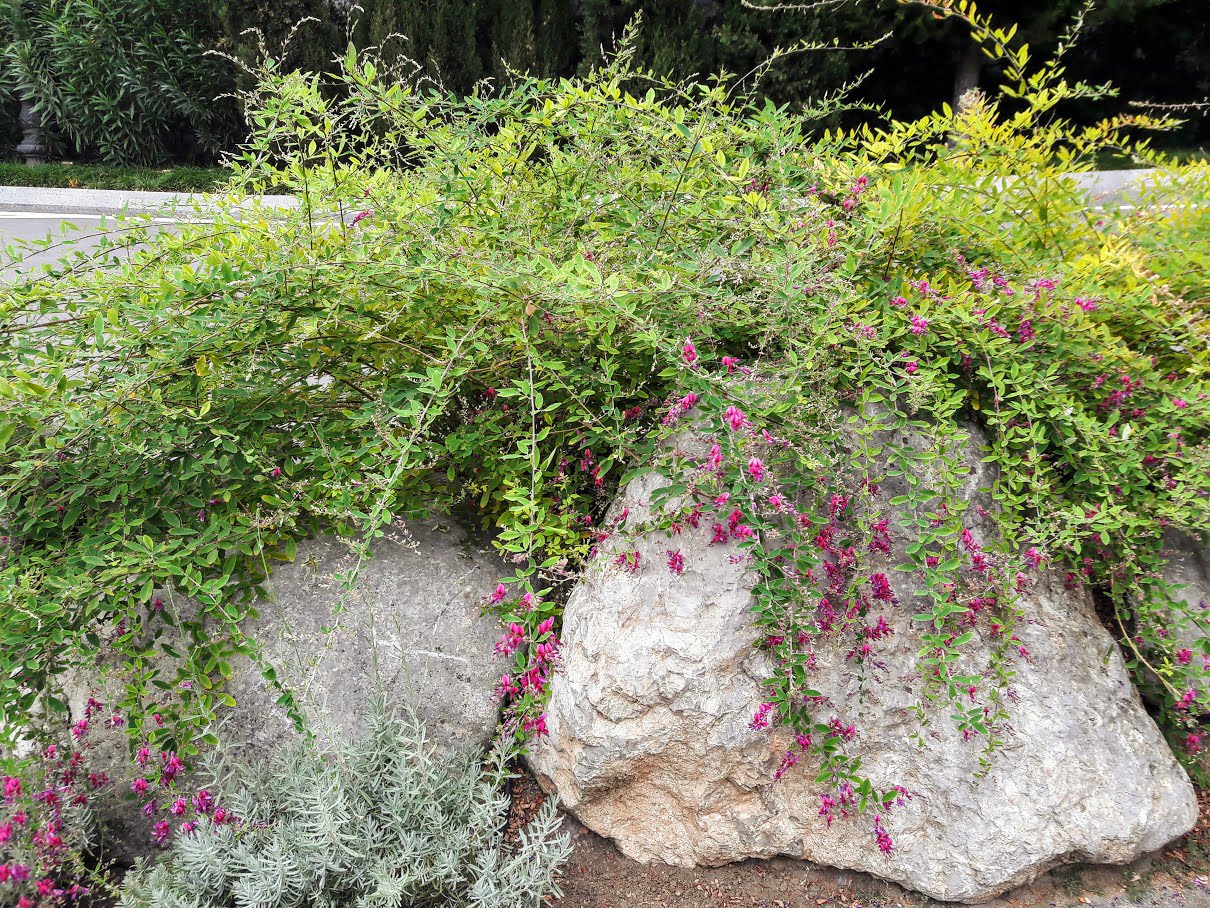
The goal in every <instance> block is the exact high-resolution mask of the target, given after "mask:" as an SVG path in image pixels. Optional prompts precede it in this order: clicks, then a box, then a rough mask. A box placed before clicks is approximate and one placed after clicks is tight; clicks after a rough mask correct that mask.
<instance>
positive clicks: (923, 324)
mask: <svg viewBox="0 0 1210 908" xmlns="http://www.w3.org/2000/svg"><path fill="white" fill-rule="evenodd" d="M928 329H929V320H928V319H927V318H924V317H923V316H920V315H913V316H912V333H913V334H915V335H916V336H917V337H919V336H920V335H921V334H924V333H925V332H927V331H928Z"/></svg>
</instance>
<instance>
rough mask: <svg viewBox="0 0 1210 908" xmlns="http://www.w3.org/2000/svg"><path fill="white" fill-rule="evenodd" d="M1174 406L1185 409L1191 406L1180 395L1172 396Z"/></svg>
mask: <svg viewBox="0 0 1210 908" xmlns="http://www.w3.org/2000/svg"><path fill="white" fill-rule="evenodd" d="M1172 406H1174V407H1176V408H1177V409H1178V410H1183V409H1185V407H1187V406H1189V404H1188V403H1187V402H1186V401H1183V400H1181V399H1180V398H1179V397H1174V398H1172Z"/></svg>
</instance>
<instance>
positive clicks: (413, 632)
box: [66, 524, 508, 863]
mask: <svg viewBox="0 0 1210 908" xmlns="http://www.w3.org/2000/svg"><path fill="white" fill-rule="evenodd" d="M352 565H353V561H352V558H351V556H350V554H349V549H348V546H346V545H345V543H343V542H342V541H341V540H339V539H337V538H334V537H321V538H318V539H313V540H309V541H306V542H303V543H300V544H299V546H298V551H297V556H296V558H295V560H294V561H293V562H291V563H289V564H281V565H280V566H278V567H277V568H276V569H275V570H274V571H273V573H272V575H271V577H270V580H269V583H268V585H267V586H268V590H269V593H270V595H269V599H268V601H266V602H261V603H258V605H257V609H258V612H259V616H258V617H257V618H255V619H253V620H251V621H248V622H246V623H245V624H244V630H245V632H246V633H247V634H248V635H249V636H250V637H251V638H252V639H253V640H255V641H256V642H257V643H258V644H259V645H260V647H261V664H264V665H268V666H272V667H273V669H274V670H275V672H276V676H277V679H278V682H279V683H280V684H281V685H282V687H283V688H284V689H287V690H290V691H292V692H293V693H294V694H295V696H296V697H297V699H298V702H299V704H300V708H301V711H302V712H303V714H304V715H305V716H306V718H307V720H308V726H309V727H310V728H311V730H312V731H314V732H315V733H316V734H317V735H318V736H319V737H320V739H321V741H322V740H323V739H324V738H326V737H330V736H336V735H339V736H343V737H356V736H357V735H358V734H359V733H360V730H361V727H362V722H363V717H364V716H365V714H366V711H367V709H368V707H369V704H370V702H371V700H372V698H373V696H374V694H375V692H376V690H379V689H381V691H382V692H383V693H384V694H385V695H386V697H387V699H388V702H390V703H392V704H394V705H396V706H399V707H403V706H404V705H405V704H409V705H410V706H412V707H414V708H415V710H416V712H417V714H418V715H419V716H420V717H421V718H422V719H423V720H424V722H425V724H426V728H427V731H428V737H429V740H430V741H431V742H433V743H435V744H436V745H438V746H439V747H442V748H464V747H481V746H483V745H485V744H486V743H487V742H488V741H489V740H490V738H491V737H492V734H493V733H494V731H495V727H496V722H497V718H498V709H497V705H496V703H495V701H494V699H493V688H494V686H495V683H496V681H498V680H499V676H500V673H501V670H502V668H501V666H500V664H499V663H498V661H497V659H496V658H495V657H494V654H493V653H494V650H493V648H494V644H495V641H496V639H497V638H498V636H499V628H498V622H497V621H496V620H495V619H494V618H492V617H490V616H488V617H484V616H482V615H481V610H482V603H483V597H484V594H485V593H486V592H490V591H491V590H492V589H493V588H494V585H495V583H496V582H497V581H498V580H499V578H500V577H502V576H504V575H505V574H506V573H508V570H507V568H506V567H505V565H504V564H503V563H502V562H501V561H500V560H499V559H498V558H497V557H496V556H495V555H494V554H493V553H492V552H491V551H490V550H489V549H488V548H487V547H485V546H482V545H479V544H475V543H472V542H471V541H470V540H468V538H467V536H466V533H465V532H464V531H463V530H462V529H460V528H459V527H457V526H456V525H451V526H438V525H434V524H424V525H421V524H412V525H409V526H408V531H407V533H406V535H405V536H403V537H398V536H396V537H393V538H385V539H380V540H379V541H378V542H377V543H375V546H374V557H373V558H371V559H369V560H367V561H366V562H365V563H364V565H363V566H362V572H361V578H360V584H359V586H358V588H357V590H356V593H355V594H354V595H353V597H352V598H351V599H350V600H349V601H348V607H347V609H346V610H345V611H344V612H343V613H342V614H339V615H338V614H334V610H335V609H336V606H337V604H338V602H339V600H340V593H341V588H340V583H339V581H337V580H336V579H334V575H335V574H337V573H339V572H342V571H347V570H348V569H349V568H350V567H351V566H352ZM167 607H168V608H177V607H179V608H181V609H182V610H188V609H189V608H191V606H190V604H189V603H177V602H169V603H168V606H167ZM171 642H173V643H174V644H175V645H176V646H177V648H178V649H180V648H183V647H182V645H181V642H180V641H179V640H174V641H171ZM162 667H163V668H164V669H165V673H166V675H167V676H168V677H169V678H171V677H172V675H173V673H174V671H175V667H174V666H173V665H172V664H171V660H170V659H169V657H167V656H165V657H164V662H163V666H162ZM112 668H118V666H113V667H112ZM233 668H234V675H233V677H232V679H231V680H230V682H229V683H228V685H227V686H226V688H225V690H226V691H227V692H228V693H230V694H231V695H232V696H233V697H234V698H235V701H236V705H235V706H234V707H233V708H226V709H223V710H221V711H220V712H219V714H218V718H219V722H220V726H219V734H220V737H221V738H222V739H223V741H224V743H225V745H227V746H229V747H230V748H231V749H232V750H233V751H234V752H235V753H236V754H237V755H238V756H240V757H241V758H244V759H249V760H254V761H257V760H264V759H268V758H269V757H271V756H272V755H273V754H274V753H276V752H277V751H278V750H280V749H282V748H283V746H284V745H286V744H292V743H293V742H294V741H295V740H296V731H295V728H294V723H293V721H292V720H291V719H290V717H289V716H288V715H287V713H286V710H285V709H284V707H282V706H280V705H278V703H277V700H278V699H279V697H280V696H281V692H280V690H279V688H278V687H276V686H275V685H273V684H270V683H269V682H267V681H266V680H265V679H264V678H263V677H262V672H261V669H260V667H259V666H258V664H256V663H254V662H253V661H252V660H250V659H248V658H245V657H239V658H237V659H235V660H233ZM120 678H121V676H120V672H118V673H114V672H111V671H107V670H102V671H100V672H98V673H97V674H93V675H89V676H87V677H79V676H77V677H76V678H75V679H74V680H73V681H72V682H71V684H70V687H69V689H68V690H67V691H66V693H67V695H68V701H69V704H70V707H71V711H72V718H73V720H74V719H76V718H79V717H80V716H81V715H82V714H83V711H84V707H85V703H86V701H87V698H88V696H89V695H90V694H95V695H98V697H99V699H102V700H107V701H109V702H113V699H114V696H113V695H114V694H115V693H116V692H117V691H118V690H120ZM100 725H101V723H97V727H96V728H95V731H94V732H93V733H92V734H90V738H91V743H92V745H93V746H92V748H91V756H90V762H91V763H92V764H93V765H94V766H96V767H98V768H102V769H104V770H105V771H106V772H107V773H108V774H109V776H110V777H111V778H112V779H113V780H114V782H115V785H114V787H113V788H112V789H110V791H109V793H108V794H106V795H105V796H103V797H101V798H99V799H97V801H96V802H95V806H96V807H97V809H98V814H99V817H100V819H101V821H102V823H103V824H104V825H105V826H106V827H107V828H108V835H107V839H108V840H109V842H110V848H111V854H112V856H113V857H115V858H116V859H117V860H118V861H119V862H121V863H128V862H129V861H130V860H131V859H133V858H135V857H139V856H143V855H147V854H150V853H151V852H152V848H151V838H150V834H149V832H150V823H149V822H148V821H147V820H146V819H145V818H144V817H142V816H141V815H140V814H139V812H138V808H139V804H138V803H135V802H133V801H131V800H129V798H128V797H126V796H127V794H128V792H129V785H130V781H131V780H132V779H133V778H134V776H135V774H136V773H135V772H134V771H133V770H134V767H133V765H132V763H131V760H130V742H129V741H128V740H126V736H125V735H124V734H123V733H121V732H120V731H115V730H112V729H106V728H103V727H100ZM161 800H162V799H161Z"/></svg>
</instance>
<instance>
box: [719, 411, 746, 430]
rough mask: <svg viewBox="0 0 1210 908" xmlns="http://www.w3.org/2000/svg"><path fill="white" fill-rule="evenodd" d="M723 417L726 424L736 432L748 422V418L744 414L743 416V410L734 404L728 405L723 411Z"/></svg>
mask: <svg viewBox="0 0 1210 908" xmlns="http://www.w3.org/2000/svg"><path fill="white" fill-rule="evenodd" d="M723 419H725V420H726V421H727V424H728V425H730V426H731V431H732V432H738V431H739V430H740V429H742V428H743V427H744V425H745V424H746V423H747V422H748V419H747V417H746V416H744V414H743V411H742V410H740V409H739V408H738V407H735V406H730V407H728V408H727V409H726V410H725V411H723Z"/></svg>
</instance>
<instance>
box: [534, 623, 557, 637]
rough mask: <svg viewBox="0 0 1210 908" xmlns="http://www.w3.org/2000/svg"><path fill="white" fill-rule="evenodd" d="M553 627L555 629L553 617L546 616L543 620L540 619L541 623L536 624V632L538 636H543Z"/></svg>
mask: <svg viewBox="0 0 1210 908" xmlns="http://www.w3.org/2000/svg"><path fill="white" fill-rule="evenodd" d="M554 629H555V619H554V618H547V619H546V620H545V621H542V622H541V623H539V624H538V631H537V634H538V636H539V637H544V636H546V635H547V634H549V633H550V632H551V631H553V630H554Z"/></svg>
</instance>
